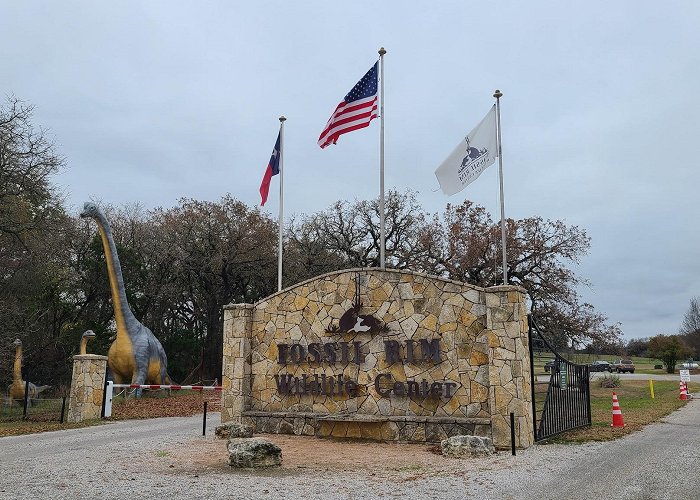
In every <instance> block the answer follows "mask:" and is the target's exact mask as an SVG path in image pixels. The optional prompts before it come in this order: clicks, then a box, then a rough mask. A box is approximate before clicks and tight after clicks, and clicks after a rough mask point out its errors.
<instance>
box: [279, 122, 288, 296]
mask: <svg viewBox="0 0 700 500" xmlns="http://www.w3.org/2000/svg"><path fill="white" fill-rule="evenodd" d="M285 120H286V118H285V117H284V116H280V150H279V154H280V164H279V167H280V213H279V217H278V220H277V226H278V228H279V241H278V242H277V291H278V292H279V291H281V290H282V229H283V227H284V121H285Z"/></svg>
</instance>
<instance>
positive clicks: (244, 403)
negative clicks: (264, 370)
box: [221, 304, 253, 424]
mask: <svg viewBox="0 0 700 500" xmlns="http://www.w3.org/2000/svg"><path fill="white" fill-rule="evenodd" d="M252 325H253V305H252V304H230V305H228V306H226V307H225V308H224V349H223V358H224V359H223V373H222V379H221V385H222V386H223V388H222V390H223V394H222V407H221V422H222V423H224V422H237V423H242V424H250V422H249V421H248V420H249V419H246V418H245V417H243V412H244V411H245V410H247V409H248V408H249V406H250V404H249V401H250V336H251V334H252Z"/></svg>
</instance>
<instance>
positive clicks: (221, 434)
mask: <svg viewBox="0 0 700 500" xmlns="http://www.w3.org/2000/svg"><path fill="white" fill-rule="evenodd" d="M214 433H215V434H216V437H218V438H221V439H229V438H249V437H253V428H252V427H251V426H249V425H244V424H237V423H235V422H229V423H227V424H222V425H219V426H218V427H217V428H216V430H215V431H214Z"/></svg>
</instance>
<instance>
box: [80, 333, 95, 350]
mask: <svg viewBox="0 0 700 500" xmlns="http://www.w3.org/2000/svg"><path fill="white" fill-rule="evenodd" d="M94 338H95V332H93V331H92V330H85V331H84V332H83V335H82V336H81V337H80V354H81V356H82V355H83V354H87V344H88V342H89V341H90V340H92V339H94Z"/></svg>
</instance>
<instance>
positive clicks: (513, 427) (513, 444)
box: [510, 412, 515, 456]
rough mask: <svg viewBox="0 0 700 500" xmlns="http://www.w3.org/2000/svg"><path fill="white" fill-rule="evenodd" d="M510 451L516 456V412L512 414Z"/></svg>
mask: <svg viewBox="0 0 700 500" xmlns="http://www.w3.org/2000/svg"><path fill="white" fill-rule="evenodd" d="M510 451H511V453H512V454H513V456H515V413H512V412H511V414H510Z"/></svg>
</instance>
